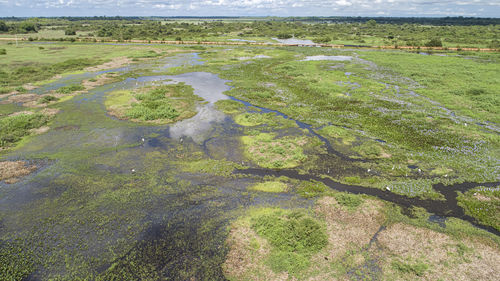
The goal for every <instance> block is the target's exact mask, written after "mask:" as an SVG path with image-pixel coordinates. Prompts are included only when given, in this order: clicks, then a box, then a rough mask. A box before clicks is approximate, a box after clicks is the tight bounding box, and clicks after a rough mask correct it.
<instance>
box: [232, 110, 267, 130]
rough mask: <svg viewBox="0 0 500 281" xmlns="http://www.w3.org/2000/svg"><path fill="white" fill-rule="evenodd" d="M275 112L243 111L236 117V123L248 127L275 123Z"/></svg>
mask: <svg viewBox="0 0 500 281" xmlns="http://www.w3.org/2000/svg"><path fill="white" fill-rule="evenodd" d="M273 117H274V113H242V114H239V115H236V116H235V117H234V122H236V124H238V125H241V126H246V127H252V126H258V125H263V124H269V123H274V122H273V120H272V119H273Z"/></svg>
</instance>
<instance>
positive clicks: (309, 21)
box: [0, 17, 500, 48]
mask: <svg viewBox="0 0 500 281" xmlns="http://www.w3.org/2000/svg"><path fill="white" fill-rule="evenodd" d="M7 19H8V21H0V32H4V33H5V32H9V33H35V32H37V31H38V30H39V29H41V28H42V29H60V30H63V31H64V34H66V35H77V32H79V31H80V32H84V34H85V35H86V36H87V37H92V38H94V39H99V38H110V39H115V40H131V39H142V40H205V38H208V39H210V38H214V37H224V36H228V35H229V34H231V35H237V36H238V37H242V38H245V37H249V38H259V37H263V38H271V37H277V38H280V39H287V38H291V37H296V38H301V37H307V38H309V39H312V40H313V41H314V42H317V43H333V44H334V43H336V42H349V43H347V44H356V45H364V44H370V43H369V42H374V40H375V42H376V44H379V45H380V44H384V45H395V46H398V45H399V46H404V45H411V46H432V47H439V46H442V45H443V44H444V43H446V44H448V45H450V44H455V45H454V46H458V45H482V46H488V47H492V48H497V46H498V38H500V23H499V20H500V19H478V18H460V17H456V18H363V17H359V18H358V17H349V18H347V17H346V18H336V17H325V18H323V17H306V18H299V17H295V18H274V17H270V18H244V19H245V20H240V18H238V20H234V21H232V20H231V19H230V18H226V20H218V19H220V18H218V17H213V18H203V19H206V20H192V21H189V20H187V21H184V20H174V19H175V18H163V17H158V18H156V17H149V18H147V19H145V18H140V17H130V18H129V17H80V18H73V17H59V18H30V19H24V20H22V21H18V20H17V19H18V18H15V19H16V20H14V21H12V20H11V18H7ZM166 19H170V20H166ZM193 19H198V18H193ZM262 19H267V20H262ZM337 20H338V21H339V22H342V23H339V22H335V21H337ZM405 20H406V22H405ZM419 20H420V23H413V22H418V21H419ZM438 20H440V21H438ZM388 22H390V23H388ZM438 22H439V23H440V24H436V25H428V24H423V23H438ZM453 22H460V24H457V25H447V24H445V23H453ZM467 23H490V24H489V25H482V24H477V25H468V24H467ZM496 23H499V24H496ZM49 39H50V38H49Z"/></svg>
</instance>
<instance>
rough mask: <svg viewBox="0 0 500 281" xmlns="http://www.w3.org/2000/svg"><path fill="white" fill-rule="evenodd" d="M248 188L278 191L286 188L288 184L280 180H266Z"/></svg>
mask: <svg viewBox="0 0 500 281" xmlns="http://www.w3.org/2000/svg"><path fill="white" fill-rule="evenodd" d="M249 189H250V190H255V191H262V192H271V193H280V192H285V191H287V190H288V185H287V184H286V183H283V182H280V181H266V182H261V183H258V184H255V185H252V186H250V187H249Z"/></svg>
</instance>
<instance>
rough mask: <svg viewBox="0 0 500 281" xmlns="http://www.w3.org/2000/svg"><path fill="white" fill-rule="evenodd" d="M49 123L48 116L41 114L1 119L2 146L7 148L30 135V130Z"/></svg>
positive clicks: (0, 142)
mask: <svg viewBox="0 0 500 281" xmlns="http://www.w3.org/2000/svg"><path fill="white" fill-rule="evenodd" d="M47 121H48V118H47V116H45V115H43V114H40V113H36V114H20V115H16V116H9V117H5V118H3V119H0V146H7V145H10V144H12V143H15V142H17V141H19V140H20V139H21V138H22V137H24V136H26V135H28V134H29V130H31V129H34V128H39V127H41V126H43V125H45V124H46V123H47Z"/></svg>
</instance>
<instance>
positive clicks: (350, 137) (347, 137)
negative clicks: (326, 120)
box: [319, 126, 356, 145]
mask: <svg viewBox="0 0 500 281" xmlns="http://www.w3.org/2000/svg"><path fill="white" fill-rule="evenodd" d="M319 133H320V134H322V135H324V136H328V137H330V138H336V139H340V140H341V142H342V143H343V144H345V145H351V144H352V143H353V142H354V141H356V137H355V136H354V134H353V133H352V132H350V131H349V130H348V129H345V128H342V127H338V126H326V127H324V128H322V129H321V130H319Z"/></svg>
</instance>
